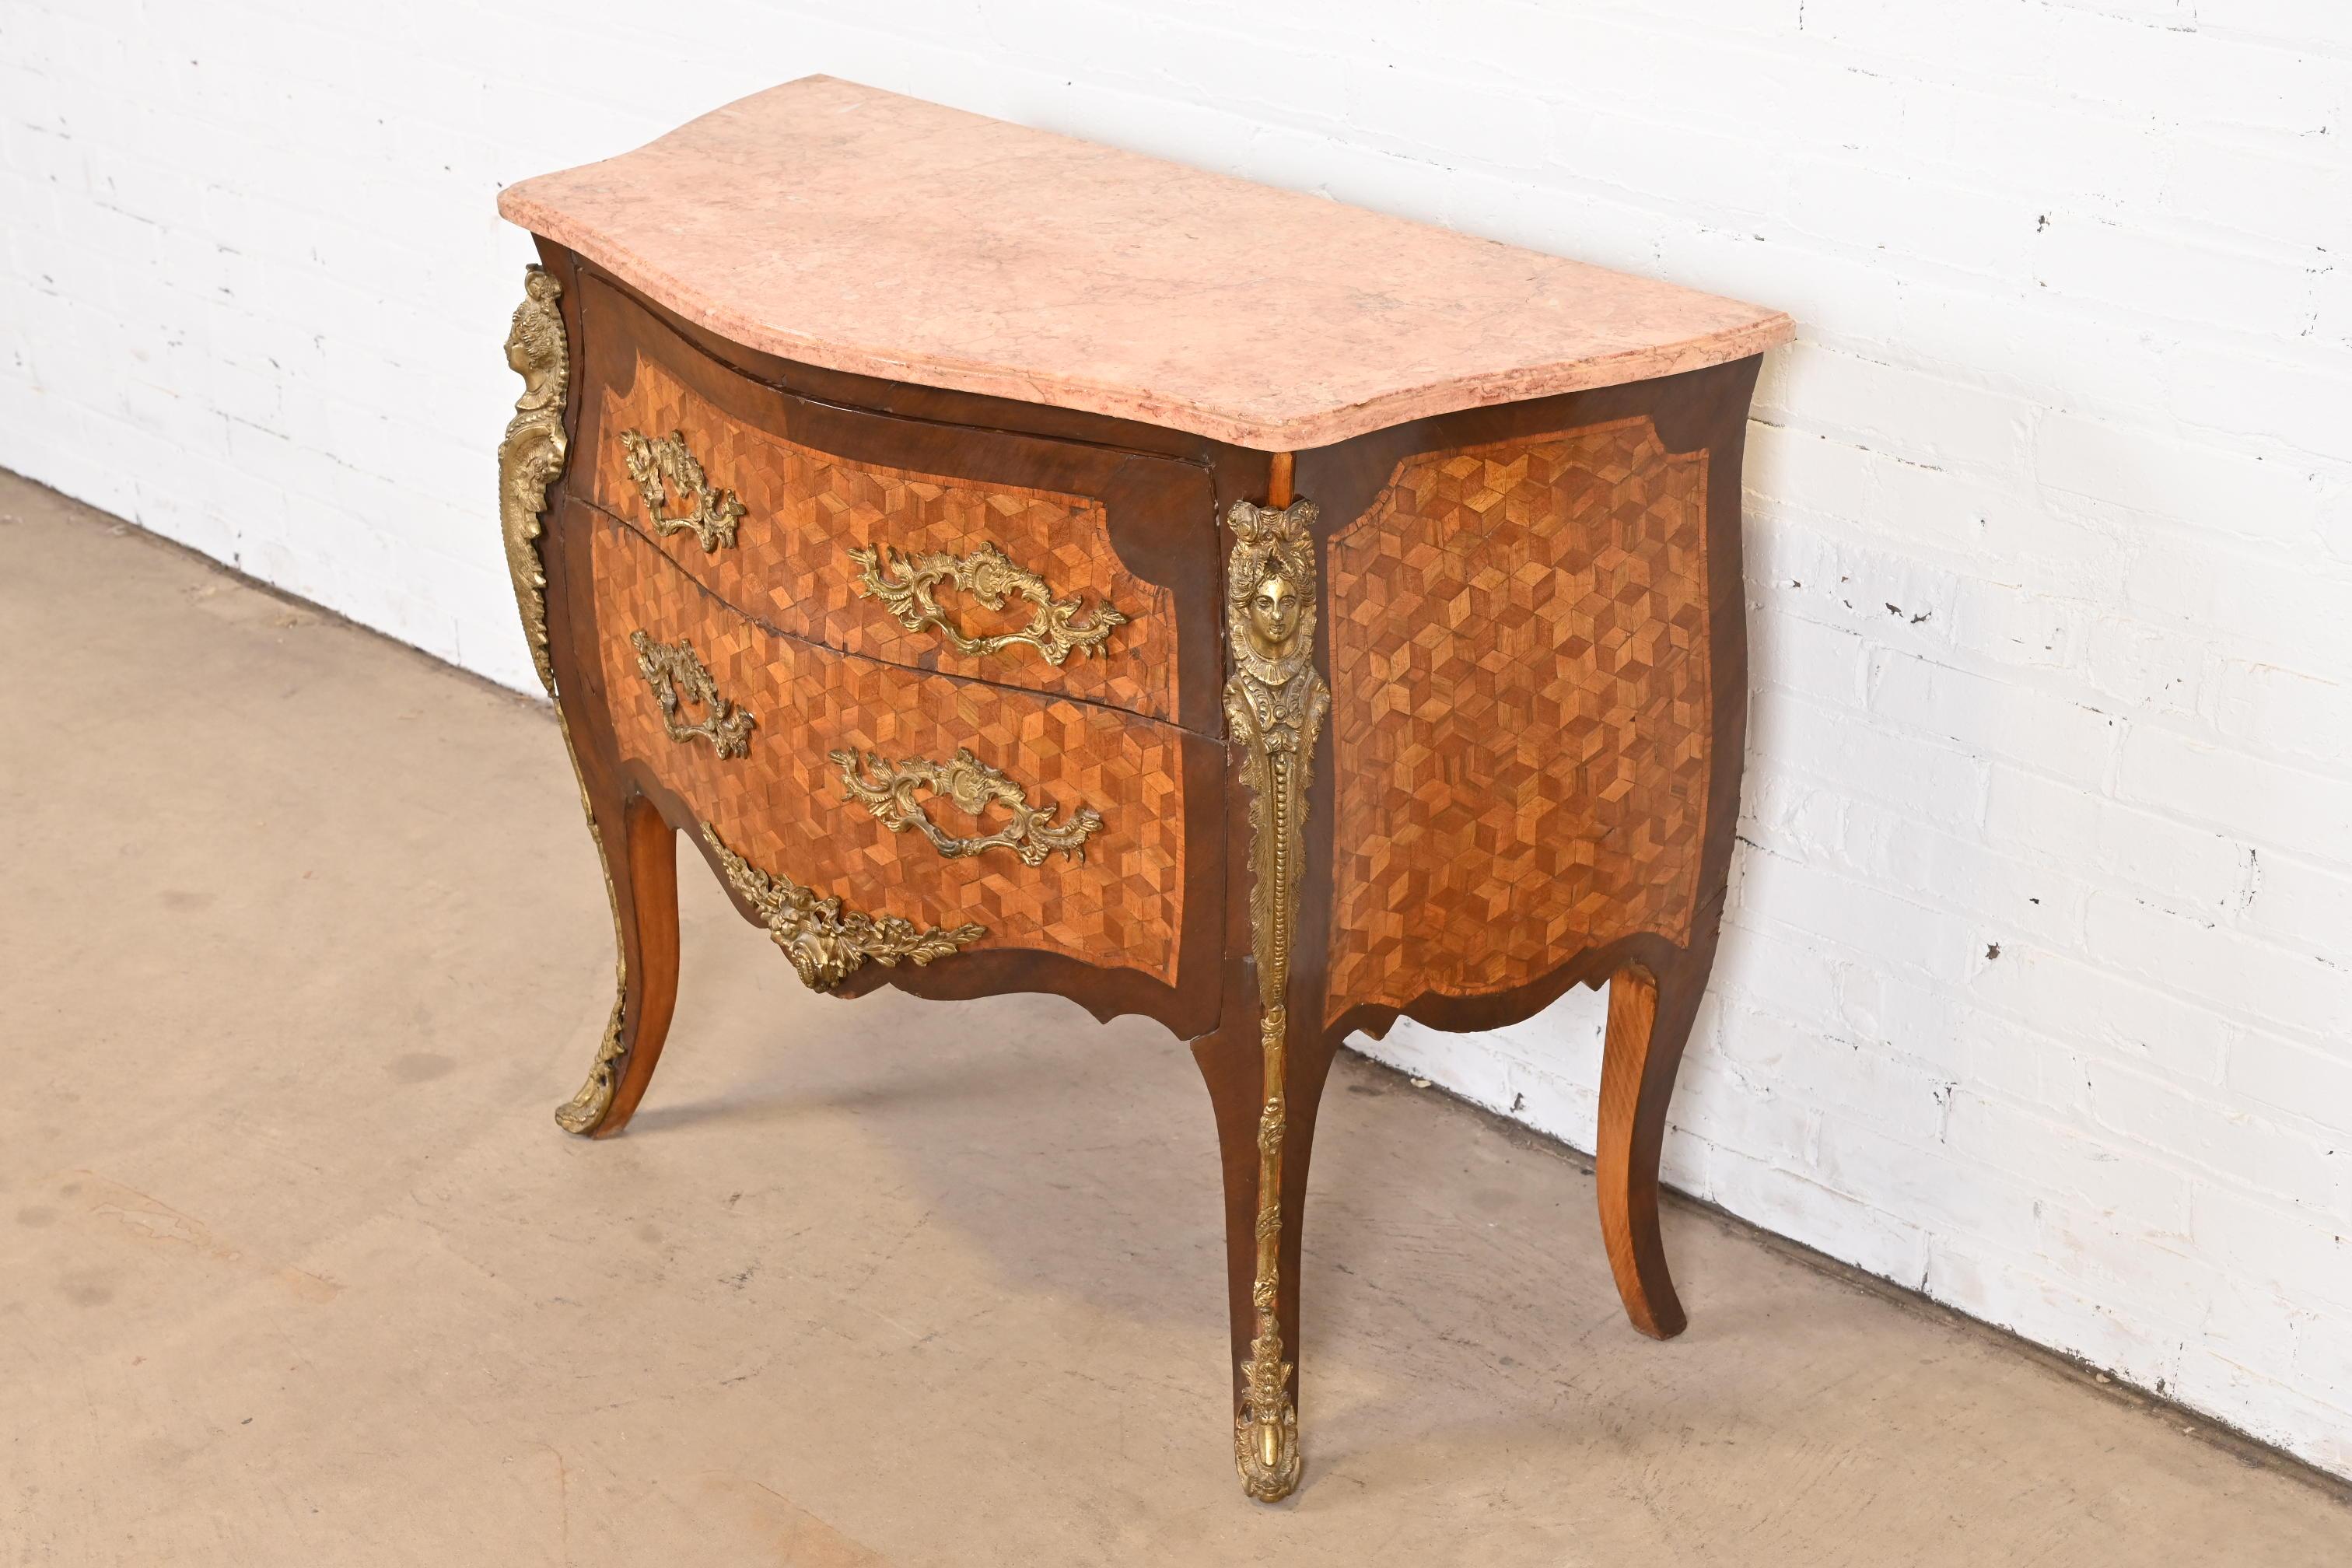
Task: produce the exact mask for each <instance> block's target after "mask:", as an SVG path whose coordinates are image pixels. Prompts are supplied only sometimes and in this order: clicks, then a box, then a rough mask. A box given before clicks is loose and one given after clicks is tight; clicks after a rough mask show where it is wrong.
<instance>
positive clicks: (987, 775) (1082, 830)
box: [825, 746, 1102, 866]
mask: <svg viewBox="0 0 2352 1568" xmlns="http://www.w3.org/2000/svg"><path fill="white" fill-rule="evenodd" d="M825 755H826V756H827V757H828V758H830V759H831V760H832V761H833V762H834V763H837V764H839V766H840V768H841V789H842V795H841V798H842V799H843V800H845V801H850V800H854V801H857V802H859V803H861V804H862V805H864V806H865V807H866V810H868V811H870V812H872V813H873V814H874V820H876V821H877V822H879V823H881V824H882V825H883V826H885V827H887V828H888V829H889V830H890V831H891V832H893V833H904V832H906V831H907V829H908V828H909V827H912V828H915V829H917V830H918V831H919V832H920V833H921V834H922V835H923V837H926V838H928V839H929V840H930V841H931V843H932V844H933V845H934V846H935V847H937V848H938V850H939V852H940V855H941V856H942V857H944V858H947V859H950V860H959V859H961V858H964V857H965V856H968V855H977V854H979V853H980V852H981V851H982V850H983V849H1010V850H1012V851H1013V853H1014V854H1015V855H1018V856H1019V857H1021V863H1022V864H1023V865H1024V866H1042V865H1044V864H1045V857H1046V856H1047V855H1050V854H1052V853H1053V852H1054V851H1055V850H1057V849H1058V850H1060V851H1061V852H1062V853H1063V854H1065V855H1066V856H1068V857H1069V858H1071V859H1073V860H1083V859H1085V858H1087V850H1086V843H1087V836H1088V835H1090V834H1092V833H1094V832H1095V831H1096V830H1097V828H1099V827H1101V826H1102V814H1101V813H1100V812H1098V811H1097V810H1096V809H1095V808H1094V807H1093V806H1090V805H1082V806H1080V807H1079V808H1078V809H1077V810H1076V812H1075V813H1074V814H1072V816H1071V817H1070V820H1069V821H1067V822H1065V823H1056V822H1055V821H1054V814H1055V812H1057V811H1059V810H1060V809H1061V807H1059V806H1057V805H1045V806H1035V805H1030V804H1029V792H1028V791H1027V790H1024V789H1023V788H1022V787H1021V786H1020V785H1019V784H1014V783H1013V781H1012V780H1011V779H1009V778H1006V777H1005V776H1004V774H1003V773H1001V772H999V771H998V770H997V769H995V768H992V767H990V766H989V765H988V764H987V763H983V762H982V761H981V760H980V759H979V758H978V757H975V756H973V755H972V754H971V748H970V747H965V746H960V747H958V748H957V749H956V754H955V755H954V756H953V757H951V758H950V759H949V760H948V761H946V762H944V763H936V762H931V761H929V760H928V759H926V758H922V757H908V758H905V759H904V760H902V761H899V762H896V763H887V762H884V761H883V760H882V758H881V756H880V755H879V754H878V753H876V752H864V753H862V754H861V753H859V752H852V751H833V752H826V753H825ZM918 791H929V792H930V793H932V794H934V795H945V796H947V797H948V798H949V799H950V800H951V801H953V802H955V804H956V805H957V806H958V808H960V809H961V810H962V811H964V812H966V813H968V814H970V815H971V816H979V815H980V814H981V813H982V812H983V811H986V810H987V809H988V808H989V807H990V806H992V805H995V806H1002V807H1003V808H1004V809H1005V810H1006V811H1008V812H1010V813H1011V814H1012V816H1013V820H1012V821H1010V822H1008V823H1006V824H1005V825H1004V826H1003V827H1001V828H999V829H998V830H997V831H995V832H994V833H991V834H986V835H984V836H982V837H972V838H958V837H954V836H952V835H950V834H948V833H946V832H943V831H941V829H940V826H939V824H938V823H935V822H933V821H932V820H931V818H930V815H929V813H928V812H926V811H925V810H924V809H923V803H922V802H921V801H919V800H918V799H917V798H916V795H917V792H918Z"/></svg>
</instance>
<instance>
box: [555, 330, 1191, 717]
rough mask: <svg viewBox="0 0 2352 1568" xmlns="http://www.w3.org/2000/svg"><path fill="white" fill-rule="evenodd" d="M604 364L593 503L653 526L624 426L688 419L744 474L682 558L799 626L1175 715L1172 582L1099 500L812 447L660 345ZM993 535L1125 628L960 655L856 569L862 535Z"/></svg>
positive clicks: (995, 625) (696, 433)
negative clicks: (723, 523)
mask: <svg viewBox="0 0 2352 1568" xmlns="http://www.w3.org/2000/svg"><path fill="white" fill-rule="evenodd" d="M594 352H595V350H594V347H593V345H592V355H593V353H594ZM607 352H618V351H616V350H615V351H607ZM592 374H593V384H596V385H599V386H601V387H603V388H604V391H603V393H602V396H603V398H604V410H603V413H604V418H603V423H602V426H601V428H602V430H603V433H604V434H603V437H602V440H601V442H600V447H599V449H598V450H597V451H596V452H595V453H594V454H593V463H592V464H591V474H590V479H589V485H590V489H591V491H592V494H593V497H594V499H595V500H596V502H597V504H598V505H600V506H603V507H604V508H605V509H606V510H610V511H612V512H614V513H615V514H616V515H618V516H620V517H624V518H626V519H628V520H630V521H632V522H635V523H636V524H637V525H638V526H639V527H640V528H644V529H646V531H648V532H649V533H650V531H651V529H652V518H651V515H650V513H649V512H648V511H647V510H646V504H645V501H644V499H643V497H642V496H641V495H640V493H639V491H638V488H637V484H636V481H635V480H634V479H631V478H630V477H629V472H628V466H627V461H626V458H625V454H624V452H623V448H622V445H621V439H620V435H621V432H623V431H625V430H635V431H637V432H639V433H640V434H642V435H644V436H646V437H649V438H654V439H658V438H659V437H664V436H667V435H669V434H670V433H672V432H673V431H675V432H677V433H679V434H681V435H683V436H684V437H685V438H686V445H687V448H688V451H690V452H691V453H692V454H693V455H694V457H695V458H697V459H698V461H699V462H700V463H701V464H702V466H703V469H704V472H705V473H706V475H707V476H708V478H709V482H710V484H711V485H712V486H713V487H716V488H723V489H731V490H733V491H734V492H735V495H736V497H737V498H738V499H739V500H741V502H742V503H743V517H742V520H741V521H740V523H739V524H738V525H737V527H736V538H735V542H734V543H733V544H731V545H722V546H720V547H719V549H718V550H716V551H705V550H704V549H703V548H702V546H701V545H700V544H699V543H698V542H697V541H696V538H695V536H694V534H693V533H692V532H690V531H680V532H676V533H672V534H670V535H668V536H667V538H663V539H661V540H659V541H658V542H659V544H660V547H661V549H662V550H663V552H665V553H667V555H668V556H669V557H670V559H671V560H673V561H675V562H676V563H677V564H678V565H679V566H681V567H683V568H684V569H685V570H686V571H687V572H688V573H690V574H692V575H694V576H695V577H697V578H698V579H699V580H700V581H702V582H704V583H706V584H709V586H710V587H711V589H712V590H713V591H714V592H716V593H717V594H718V595H719V596H720V597H721V598H724V599H726V600H727V601H728V602H729V603H730V604H733V605H739V606H740V607H741V608H743V609H744V610H747V611H749V612H750V613H751V614H752V615H755V616H760V617H761V619H763V620H766V621H769V622H771V623H772V624H773V625H775V626H780V627H782V629H784V630H785V631H788V632H791V633H793V635H794V636H797V637H807V638H809V639H810V640H812V641H814V642H821V643H823V644H824V645H825V646H826V647H837V648H841V649H843V650H845V651H846V652H850V653H860V654H864V655H866V656H867V657H868V658H879V659H886V660H887V661H889V662H890V663H892V664H903V665H907V666H909V667H910V668H917V669H937V670H940V671H942V672H945V673H949V674H954V675H968V676H973V677H977V678H979V679H984V680H992V681H998V682H1002V683H1003V684H1006V685H1011V686H1021V687H1026V688H1028V689H1032V690H1036V691H1056V692H1066V693H1067V694H1068V695H1070V696H1073V697H1081V698H1085V699H1087V700H1089V701H1095V702H1108V703H1109V704H1110V705H1112V706H1113V707H1117V708H1124V709H1127V710H1129V711H1131V712H1137V713H1149V714H1150V715H1152V716H1153V717H1155V718H1160V719H1172V718H1174V717H1175V716H1176V623H1175V619H1174V617H1173V616H1171V614H1170V605H1171V598H1170V595H1169V592H1168V590H1167V589H1166V588H1165V587H1162V586H1160V584H1153V583H1147V582H1145V581H1144V580H1143V579H1142V578H1140V577H1138V576H1136V575H1134V574H1132V573H1129V572H1128V571H1126V570H1124V569H1123V568H1122V567H1121V566H1120V565H1119V563H1118V554H1117V552H1114V551H1113V550H1112V549H1111V545H1110V538H1109V533H1108V513H1107V512H1106V510H1105V509H1104V507H1103V503H1102V502H1101V501H1099V500H1095V499H1093V498H1091V497H1087V496H1075V495H1057V494H1055V493H1053V492H1051V491H1046V490H1039V489H1025V488H1024V487H1022V486H1019V485H1010V484H993V483H987V484H983V483H980V482H977V481H974V480H969V479H948V478H942V477H940V476H939V475H935V474H921V473H914V472H911V471H909V470H907V469H904V468H888V467H885V466H882V465H879V464H872V463H862V462H857V461H854V460H852V459H850V458H845V457H840V456H836V455H834V454H831V453H827V452H822V451H818V450H816V449H815V448H814V447H806V446H803V445H801V444H800V443H798V442H795V441H793V440H789V439H786V438H785V437H781V436H777V435H772V434H771V433H769V432H768V431H765V430H761V429H758V428H755V427H753V426H750V425H746V424H744V423H742V422H740V421H739V420H737V419H735V418H733V417H732V416H730V415H729V414H727V413H726V412H725V411H724V410H722V409H719V408H718V407H716V406H714V405H712V404H711V403H710V402H709V400H708V399H706V398H703V397H701V396H699V395H697V394H696V393H695V392H693V391H692V390H690V389H689V388H688V387H686V386H685V385H684V384H681V383H680V382H679V380H678V379H677V376H676V375H674V374H671V373H670V372H669V371H667V370H666V369H665V368H664V367H663V366H662V364H661V363H660V362H659V361H658V360H655V359H650V358H639V359H637V360H636V361H635V363H634V364H633V365H614V366H594V367H592ZM976 438H980V439H985V438H986V437H976ZM670 508H671V510H673V511H675V510H677V503H676V502H675V501H673V502H671V503H670ZM989 542H993V543H995V544H996V545H998V546H999V547H1001V548H1002V549H1003V551H1004V552H1005V554H1006V555H1007V557H1009V558H1010V559H1011V561H1012V562H1013V564H1014V565H1016V566H1020V567H1024V568H1025V569H1027V570H1028V571H1031V572H1034V573H1036V574H1038V575H1039V576H1041V577H1043V578H1044V579H1045V582H1046V584H1048V585H1049V587H1050V588H1051V590H1052V593H1053V595H1054V596H1055V598H1068V597H1070V596H1072V595H1078V596H1080V597H1081V598H1082V599H1083V600H1084V603H1085V605H1087V608H1088V609H1089V610H1091V609H1092V608H1093V607H1094V606H1097V605H1103V604H1106V603H1107V604H1108V605H1111V606H1112V607H1113V608H1115V609H1117V610H1118V611H1119V612H1120V613H1121V614H1123V615H1125V616H1128V617H1129V621H1128V624H1127V625H1125V626H1118V627H1117V628H1116V629H1114V630H1113V631H1112V632H1111V634H1110V637H1108V640H1107V641H1105V642H1104V643H1103V645H1102V647H1101V649H1100V651H1099V652H1096V653H1085V652H1079V653H1073V654H1071V655H1070V656H1068V658H1066V659H1065V661H1064V662H1063V663H1062V664H1061V665H1059V666H1055V665H1054V664H1051V663H1048V662H1047V661H1046V659H1045V657H1044V656H1043V655H1041V654H1040V653H1039V652H1038V651H1037V650H1036V649H1035V648H1033V647H1026V646H1024V645H1015V646H1013V647H1006V648H1004V649H1002V650H1001V651H998V652H995V653H991V654H985V655H981V656H977V657H966V656H964V655H962V654H960V653H958V652H956V651H955V649H954V648H952V647H950V646H948V645H947V644H946V643H945V642H943V641H942V640H941V638H940V634H939V632H938V631H937V630H936V629H934V628H931V627H925V628H923V629H921V630H919V631H917V630H909V629H908V627H906V626H902V625H900V624H899V622H898V620H896V619H894V618H893V617H892V616H891V615H890V614H889V612H888V611H887V610H886V609H885V608H884V607H883V605H882V604H881V602H880V601H879V600H878V599H876V598H874V597H871V596H869V595H861V594H860V593H859V592H858V591H857V590H856V588H855V587H854V586H853V584H854V583H855V582H856V577H857V573H858V568H857V567H856V565H855V564H854V563H852V562H851V561H850V559H849V552H850V550H851V549H853V548H856V547H859V546H873V545H883V544H887V545H888V546H890V547H892V548H893V549H895V550H898V551H899V552H907V553H919V552H932V551H944V552H950V553H951V554H954V555H956V556H959V557H961V556H964V555H968V554H970V553H971V552H972V551H974V550H977V549H979V548H980V547H981V545H982V544H983V543H989ZM938 599H939V604H940V608H942V609H943V610H946V611H948V612H949V613H950V614H951V615H952V616H955V617H956V624H957V625H958V626H961V628H962V629H963V631H964V633H965V635H966V636H967V637H980V636H982V635H986V634H991V633H998V632H1009V631H1015V630H1018V629H1020V628H1021V627H1023V626H1026V625H1027V624H1028V622H1029V618H1030V616H1031V615H1032V613H1033V612H1034V609H1035V605H1034V604H1033V603H1032V602H1031V601H1030V600H1027V599H1024V598H1021V597H1018V596H1013V597H1009V598H1007V600H1006V601H1005V604H1004V605H1003V608H1001V609H989V608H987V607H985V606H983V605H980V604H978V603H977V602H975V601H973V600H971V598H969V597H968V596H967V595H962V594H960V593H959V592H958V591H957V590H955V589H954V588H952V587H944V588H941V589H940V591H939V595H938ZM1081 624H1086V623H1085V621H1084V619H1083V618H1082V619H1081Z"/></svg>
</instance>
